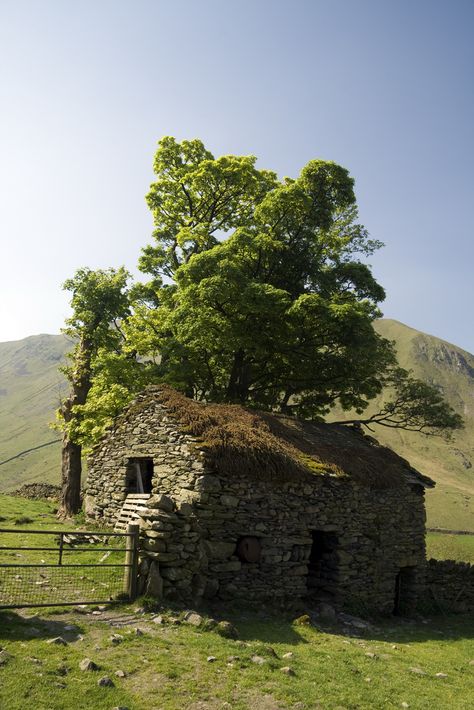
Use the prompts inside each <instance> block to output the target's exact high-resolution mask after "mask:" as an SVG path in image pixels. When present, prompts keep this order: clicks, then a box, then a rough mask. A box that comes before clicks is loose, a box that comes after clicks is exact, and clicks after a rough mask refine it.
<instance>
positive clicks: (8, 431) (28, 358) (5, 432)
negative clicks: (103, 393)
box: [0, 335, 71, 491]
mask: <svg viewBox="0 0 474 710" xmlns="http://www.w3.org/2000/svg"><path fill="white" fill-rule="evenodd" d="M68 350H71V341H70V340H69V339H68V338H66V336H64V335H35V336H31V337H29V338H24V339H23V340H18V341H12V342H7V343H0V381H1V383H0V461H4V460H6V459H8V458H10V457H11V456H15V455H16V454H18V453H19V452H21V451H24V450H26V449H29V448H31V447H34V446H38V445H40V444H43V443H46V442H49V441H53V440H54V439H58V438H60V437H59V435H58V432H55V431H52V430H51V429H50V426H49V425H50V423H51V421H53V420H54V413H55V410H56V409H57V407H58V405H59V402H60V398H61V395H63V394H64V392H65V389H66V384H65V380H64V376H63V375H62V374H61V373H59V371H58V368H59V365H61V364H64V359H65V353H66V352H67V351H68ZM60 466H61V454H60V445H59V444H54V445H52V446H48V447H46V448H43V449H40V450H39V451H34V452H32V453H30V454H27V455H25V456H23V457H20V458H18V459H15V460H14V461H10V462H9V463H6V464H4V465H2V466H1V467H0V490H3V491H5V490H13V489H15V488H18V487H19V486H20V485H21V484H23V483H26V482H33V481H40V482H42V481H48V482H51V483H58V482H59V478H60Z"/></svg>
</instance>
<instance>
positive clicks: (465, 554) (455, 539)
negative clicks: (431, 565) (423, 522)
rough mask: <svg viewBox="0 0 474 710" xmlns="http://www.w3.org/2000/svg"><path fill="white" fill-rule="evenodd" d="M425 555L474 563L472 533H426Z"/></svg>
mask: <svg viewBox="0 0 474 710" xmlns="http://www.w3.org/2000/svg"><path fill="white" fill-rule="evenodd" d="M426 554H427V557H428V558H430V557H434V558H435V559H437V560H459V561H460V562H470V563H471V564H474V535H447V534H444V533H428V534H427V536H426Z"/></svg>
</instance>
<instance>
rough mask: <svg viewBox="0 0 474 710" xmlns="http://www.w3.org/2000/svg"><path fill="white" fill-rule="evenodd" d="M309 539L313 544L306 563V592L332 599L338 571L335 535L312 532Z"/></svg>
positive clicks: (318, 531) (317, 531) (337, 544)
mask: <svg viewBox="0 0 474 710" xmlns="http://www.w3.org/2000/svg"><path fill="white" fill-rule="evenodd" d="M311 537H312V538H313V542H312V545H311V552H310V556H309V562H308V582H307V584H308V592H309V593H310V594H313V595H315V596H318V597H321V596H327V597H333V596H334V594H335V589H336V584H337V570H338V558H337V548H338V546H339V543H338V539H337V535H336V534H335V533H333V532H326V531H325V530H313V531H312V533H311Z"/></svg>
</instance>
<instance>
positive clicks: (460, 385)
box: [0, 319, 474, 530]
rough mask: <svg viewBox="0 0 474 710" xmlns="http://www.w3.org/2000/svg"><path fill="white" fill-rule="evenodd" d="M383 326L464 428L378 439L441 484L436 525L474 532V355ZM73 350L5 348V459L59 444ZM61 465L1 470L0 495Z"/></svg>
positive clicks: (55, 472)
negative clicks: (57, 413) (447, 435)
mask: <svg viewBox="0 0 474 710" xmlns="http://www.w3.org/2000/svg"><path fill="white" fill-rule="evenodd" d="M377 328H378V330H379V332H380V333H381V334H382V335H383V336H384V337H386V338H389V339H390V340H394V341H395V342H396V346H397V350H398V355H399V360H400V364H401V365H402V366H403V367H406V368H408V369H412V370H413V371H414V372H415V374H416V375H417V376H418V377H420V378H422V379H424V380H426V381H428V382H430V383H433V384H436V385H438V386H440V387H441V388H442V390H443V392H444V394H445V396H446V397H447V399H448V400H449V401H450V403H451V404H452V406H453V407H455V409H456V410H457V411H458V412H459V413H460V414H462V415H463V417H464V418H465V421H466V428H465V430H464V431H461V432H459V433H458V434H457V435H456V437H455V438H454V440H453V441H450V442H446V441H444V440H443V439H440V438H433V437H424V436H421V435H419V434H411V433H409V432H402V431H399V430H389V429H385V428H384V427H376V430H375V432H374V435H375V436H376V437H377V438H378V439H379V440H380V441H381V443H383V444H386V445H388V446H390V447H391V448H393V449H394V450H395V451H396V452H397V453H399V454H400V455H401V456H403V457H405V458H407V459H408V460H409V461H410V462H411V463H412V465H413V466H415V467H416V468H418V469H419V470H420V471H421V472H422V473H425V474H426V475H428V476H430V477H431V478H433V479H434V480H436V481H437V486H436V488H435V489H434V490H432V491H428V494H427V508H428V524H429V525H430V526H432V527H435V526H440V527H448V528H462V529H466V530H474V356H473V355H470V354H469V353H467V352H465V351H463V350H461V348H458V347H456V346H455V345H451V344H450V343H447V342H445V341H443V340H440V339H439V338H436V337H434V336H431V335H426V334H424V333H421V332H419V331H417V330H414V329H413V328H409V327H408V326H406V325H403V324H402V323H399V322H397V321H394V320H386V319H384V320H381V321H378V323H377ZM70 349H71V343H70V341H68V339H67V338H66V337H65V336H62V335H38V336H32V337H30V338H25V339H24V340H20V341H16V342H10V343H0V461H3V460H5V459H7V458H9V457H10V456H14V455H15V454H17V453H19V452H20V451H24V450H25V449H28V448H30V447H34V446H38V445H39V444H43V443H45V442H48V441H51V440H53V439H56V438H58V435H57V434H56V433H55V432H54V431H51V429H50V428H49V426H48V424H49V422H51V421H52V419H53V418H54V410H55V408H56V407H57V406H58V402H59V397H60V393H61V391H63V392H64V388H65V383H64V379H63V378H62V376H61V375H60V374H59V373H58V366H59V364H60V363H61V361H63V360H64V357H65V354H66V352H67V351H68V350H70ZM337 418H338V419H339V418H342V417H341V416H340V413H338V415H337ZM59 466H60V457H59V444H55V445H53V446H48V447H46V448H44V449H39V450H38V451H35V452H32V453H30V454H28V455H25V456H23V457H21V458H18V459H15V460H14V461H11V462H9V463H7V464H5V465H3V466H0V490H4V491H5V490H11V489H14V488H17V487H18V486H19V485H21V484H22V483H25V482H31V481H49V482H52V483H58V481H59Z"/></svg>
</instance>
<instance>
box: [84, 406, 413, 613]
mask: <svg viewBox="0 0 474 710" xmlns="http://www.w3.org/2000/svg"><path fill="white" fill-rule="evenodd" d="M140 456H147V457H151V458H152V459H153V465H154V478H153V489H152V496H151V498H150V499H149V501H148V508H147V509H146V510H145V511H143V513H142V518H141V519H140V529H141V548H142V552H141V560H140V583H139V587H140V592H141V593H143V592H144V593H147V594H150V595H152V596H154V597H156V598H164V599H168V600H181V601H185V602H187V603H193V604H196V603H199V601H200V600H201V599H211V598H215V599H220V600H230V599H243V600H245V601H247V602H252V601H255V602H260V601H262V600H272V601H279V600H280V601H287V600H296V599H299V598H301V597H304V596H305V595H307V594H308V592H309V591H313V590H312V587H311V579H312V577H311V575H312V572H314V568H315V564H317V565H319V568H318V575H319V577H318V585H317V587H318V593H319V594H320V595H323V596H325V597H326V598H327V599H328V600H331V602H332V603H333V604H335V605H336V606H342V607H346V608H353V609H357V610H359V611H362V610H365V611H378V612H391V611H393V608H394V598H395V586H396V578H397V574H398V573H399V571H400V569H402V568H403V569H410V570H411V572H412V574H411V575H410V580H411V582H410V584H411V587H410V590H409V593H410V603H412V604H414V603H415V602H416V598H417V597H418V595H419V594H420V592H421V590H422V589H423V586H424V565H425V544H424V533H425V513H424V496H423V489H422V487H421V486H418V485H411V484H409V483H408V482H407V483H406V484H404V485H402V486H400V487H398V488H396V489H388V490H379V489H377V490H371V489H370V488H367V487H364V486H361V485H358V484H356V483H354V482H352V481H351V480H350V479H349V478H347V477H345V478H340V477H336V476H333V475H329V474H327V475H315V476H314V478H313V480H312V481H311V482H308V483H297V482H294V481H288V482H283V483H282V482H278V483H277V482H271V481H268V480H255V479H254V478H252V479H247V478H244V477H242V478H240V479H239V478H238V477H235V476H234V477H228V476H225V474H223V473H220V474H218V473H217V472H216V471H214V470H213V468H212V466H210V465H209V464H208V462H207V461H206V458H205V456H204V453H203V452H202V451H200V450H199V446H198V445H197V443H196V441H195V440H194V439H193V438H192V437H191V436H189V435H187V434H184V433H182V432H180V430H179V426H178V425H177V424H176V422H175V421H174V420H173V419H172V417H170V416H169V415H168V413H167V411H166V409H165V408H164V407H163V406H162V405H160V404H158V403H156V402H149V401H148V402H147V401H146V399H145V398H143V399H140V398H139V399H138V400H137V402H136V403H135V405H134V406H132V408H131V409H129V410H128V411H127V412H126V413H125V415H123V416H122V417H121V418H120V419H119V420H117V422H116V424H115V426H114V428H113V429H111V430H110V431H109V433H108V435H107V437H106V438H105V440H104V441H103V442H102V444H101V445H100V446H99V447H98V448H97V449H96V450H95V452H94V454H93V456H92V457H91V460H90V463H89V475H88V482H87V496H86V511H87V513H88V515H92V516H93V517H96V518H98V519H100V520H102V521H103V522H105V523H108V524H113V523H114V521H115V520H116V518H117V516H118V514H119V512H120V509H121V507H122V505H123V501H124V500H125V497H126V495H127V488H126V470H127V461H128V460H129V459H130V458H133V457H140ZM315 535H316V537H317V538H318V539H319V540H320V542H321V541H323V542H324V541H326V543H327V549H325V551H324V555H323V559H322V560H319V561H318V562H317V563H315V562H314V559H313V557H314V554H315V553H314V540H315ZM318 536H319V537H318ZM248 538H250V539H257V546H258V548H259V559H258V560H256V561H246V560H245V559H243V558H242V555H241V554H240V553H239V544H241V542H242V540H243V539H248Z"/></svg>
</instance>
